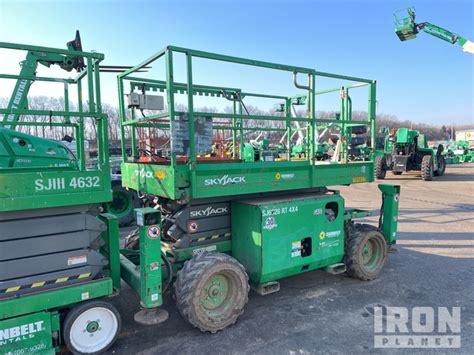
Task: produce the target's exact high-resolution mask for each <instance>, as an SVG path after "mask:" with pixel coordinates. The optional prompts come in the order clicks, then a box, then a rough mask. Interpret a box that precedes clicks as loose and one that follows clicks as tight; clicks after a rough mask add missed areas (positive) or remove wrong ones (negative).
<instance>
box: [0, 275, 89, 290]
mask: <svg viewBox="0 0 474 355" xmlns="http://www.w3.org/2000/svg"><path fill="white" fill-rule="evenodd" d="M91 276H92V274H91V273H90V272H86V273H83V274H79V275H74V276H69V277H59V278H57V279H54V280H48V281H37V282H34V283H31V284H26V285H18V286H12V287H8V288H5V289H0V294H1V293H12V292H17V291H20V290H26V289H29V288H38V287H43V286H47V285H52V284H61V283H64V282H66V281H73V280H82V279H86V278H89V277H91Z"/></svg>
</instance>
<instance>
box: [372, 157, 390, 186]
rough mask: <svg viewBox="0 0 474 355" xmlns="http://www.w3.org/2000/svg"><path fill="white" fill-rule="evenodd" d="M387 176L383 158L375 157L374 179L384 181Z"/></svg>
mask: <svg viewBox="0 0 474 355" xmlns="http://www.w3.org/2000/svg"><path fill="white" fill-rule="evenodd" d="M386 174H387V167H386V163H385V157H381V156H378V157H375V177H376V178H377V179H381V180H382V179H385V175H386Z"/></svg>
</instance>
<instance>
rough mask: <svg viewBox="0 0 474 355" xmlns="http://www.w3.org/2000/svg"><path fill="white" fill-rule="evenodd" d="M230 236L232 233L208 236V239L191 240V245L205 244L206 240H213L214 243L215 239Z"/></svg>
mask: <svg viewBox="0 0 474 355" xmlns="http://www.w3.org/2000/svg"><path fill="white" fill-rule="evenodd" d="M231 235H232V233H222V234H214V235H211V236H208V237H200V238H197V239H195V240H192V241H191V244H195V243H201V242H205V241H206V240H214V241H215V240H217V239H221V238H227V237H230V236H231Z"/></svg>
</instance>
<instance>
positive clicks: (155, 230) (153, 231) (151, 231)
mask: <svg viewBox="0 0 474 355" xmlns="http://www.w3.org/2000/svg"><path fill="white" fill-rule="evenodd" d="M160 233H161V229H160V227H159V226H156V225H153V226H149V227H148V228H147V230H146V235H147V237H148V238H150V239H156V238H158V237H159V236H160Z"/></svg>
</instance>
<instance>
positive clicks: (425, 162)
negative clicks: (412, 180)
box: [421, 155, 434, 181]
mask: <svg viewBox="0 0 474 355" xmlns="http://www.w3.org/2000/svg"><path fill="white" fill-rule="evenodd" d="M433 175H434V172H433V157H432V156H431V155H425V156H424V157H423V159H422V160H421V178H422V179H423V180H424V181H431V180H433Z"/></svg>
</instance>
